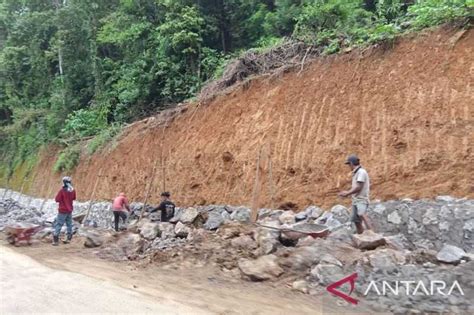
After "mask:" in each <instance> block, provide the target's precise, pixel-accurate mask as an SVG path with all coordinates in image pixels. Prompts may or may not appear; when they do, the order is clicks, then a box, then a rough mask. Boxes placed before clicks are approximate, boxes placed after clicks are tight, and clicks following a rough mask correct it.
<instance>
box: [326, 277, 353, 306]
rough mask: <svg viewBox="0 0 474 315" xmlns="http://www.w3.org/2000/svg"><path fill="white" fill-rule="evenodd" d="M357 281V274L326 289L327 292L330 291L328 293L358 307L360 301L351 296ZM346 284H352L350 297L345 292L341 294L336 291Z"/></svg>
mask: <svg viewBox="0 0 474 315" xmlns="http://www.w3.org/2000/svg"><path fill="white" fill-rule="evenodd" d="M356 279H357V273H353V274H351V275H350V276H348V277H345V278H343V279H341V280H339V281H336V282H334V283H332V284H330V285H328V286H327V287H326V290H328V292H330V293H332V294H334V295H337V296H338V297H340V298H343V299H344V300H346V301H347V302H349V303H352V304H356V305H357V303H359V301H358V300H356V299H354V298H352V297H350V296H349V295H350V294H351V293H352V291H354V288H355V281H356ZM346 282H349V283H350V284H351V291H350V292H349V295H347V294H345V293H344V292H341V291H339V290H337V289H336V288H338V287H340V286H341V285H343V284H344V283H346Z"/></svg>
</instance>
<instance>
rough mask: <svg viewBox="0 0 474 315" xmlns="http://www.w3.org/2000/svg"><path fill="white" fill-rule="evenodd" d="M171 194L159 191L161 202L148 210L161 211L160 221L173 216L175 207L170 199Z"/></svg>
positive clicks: (165, 220) (167, 219) (166, 220)
mask: <svg viewBox="0 0 474 315" xmlns="http://www.w3.org/2000/svg"><path fill="white" fill-rule="evenodd" d="M170 197H171V194H170V193H169V192H167V191H164V192H162V193H161V203H160V205H159V206H158V207H156V208H155V209H153V210H151V211H150V212H156V211H158V210H160V211H161V222H168V221H169V220H170V219H171V218H172V217H173V216H174V208H175V207H176V206H175V204H174V203H173V202H171V200H170Z"/></svg>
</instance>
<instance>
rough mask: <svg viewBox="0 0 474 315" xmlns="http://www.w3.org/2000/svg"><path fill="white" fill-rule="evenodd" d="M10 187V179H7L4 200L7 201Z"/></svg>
mask: <svg viewBox="0 0 474 315" xmlns="http://www.w3.org/2000/svg"><path fill="white" fill-rule="evenodd" d="M9 185H10V178H8V179H7V187H5V190H4V191H3V196H2V199H6V197H7V192H8V189H9V188H8V187H9Z"/></svg>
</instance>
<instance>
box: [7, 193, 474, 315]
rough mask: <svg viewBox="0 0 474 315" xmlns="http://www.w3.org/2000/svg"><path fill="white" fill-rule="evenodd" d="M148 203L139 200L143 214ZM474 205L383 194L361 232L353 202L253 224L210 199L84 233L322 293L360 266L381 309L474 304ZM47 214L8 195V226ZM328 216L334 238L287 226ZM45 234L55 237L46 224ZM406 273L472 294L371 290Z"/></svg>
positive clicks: (146, 257) (99, 245)
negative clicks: (123, 226) (123, 227)
mask: <svg viewBox="0 0 474 315" xmlns="http://www.w3.org/2000/svg"><path fill="white" fill-rule="evenodd" d="M142 208H143V207H142V206H141V205H139V204H136V205H134V210H135V211H136V212H137V213H138V214H139V212H140V211H142V210H143V209H142ZM472 209H474V200H469V199H456V198H452V197H446V196H442V197H438V198H436V199H434V200H409V199H405V200H396V201H395V200H393V201H387V202H375V203H374V204H373V205H371V207H370V210H369V215H370V216H371V218H372V220H373V221H374V224H375V226H376V231H377V232H376V233H375V232H372V231H366V232H365V233H364V234H362V235H354V234H353V233H354V231H353V230H352V229H351V227H349V226H348V224H347V220H348V216H347V215H346V214H347V213H348V209H346V208H345V207H344V206H342V205H338V206H335V207H333V208H331V209H329V210H328V211H324V210H323V209H320V208H318V207H316V206H311V207H308V208H307V209H305V210H304V211H302V212H300V213H294V212H293V211H282V210H271V209H261V210H260V211H259V219H258V223H260V224H262V225H265V226H266V227H262V226H256V225H253V224H250V223H249V218H250V209H248V208H245V207H231V206H221V205H209V206H198V207H191V208H185V209H178V210H177V211H176V215H175V217H174V218H173V220H172V221H173V222H174V223H162V222H159V217H160V216H159V215H156V214H153V215H146V216H144V218H143V219H142V220H141V221H140V222H139V223H138V224H133V221H132V222H130V225H129V230H128V231H123V232H119V233H115V232H114V231H112V230H111V228H110V225H108V224H106V225H104V226H101V225H100V222H90V224H89V226H87V227H85V228H78V230H77V234H78V235H79V237H82V239H83V240H84V246H85V247H87V248H93V249H92V250H94V252H95V253H96V254H97V255H98V256H100V257H102V258H104V259H111V260H116V261H128V260H135V261H137V262H138V263H139V264H140V265H142V266H143V267H146V266H147V265H148V264H157V265H159V266H161V267H162V268H165V269H177V270H179V269H181V268H199V267H203V266H205V265H206V266H209V265H210V266H214V267H215V268H216V272H222V273H223V274H225V275H227V276H228V277H231V278H233V279H239V278H240V279H243V280H247V281H267V282H272V283H275V285H279V286H280V285H283V286H284V287H288V288H291V289H292V290H295V291H298V292H301V293H302V294H309V295H315V296H324V295H327V294H329V293H327V291H326V286H328V285H329V284H331V283H334V282H335V281H338V280H341V279H342V278H344V277H347V276H348V275H351V274H354V273H357V282H356V288H355V295H354V294H353V296H354V297H355V298H358V299H360V300H361V301H363V303H367V304H368V305H369V306H371V307H372V308H373V309H374V310H376V311H391V312H393V313H396V314H404V313H410V312H411V313H420V312H421V313H425V312H449V313H472V312H473V311H474V309H473V306H472V303H471V298H472V296H473V294H474V287H473V283H474V261H473V260H472V258H473V256H474V255H473V254H474V253H473V240H472V220H474V211H472ZM95 211H100V212H103V213H102V214H98V213H95V214H94V217H107V216H108V217H109V221H110V220H111V214H110V212H108V208H107V207H105V206H104V208H103V209H102V210H97V209H96V210H95ZM27 213H28V215H26V214H27ZM40 214H41V213H40V212H39V211H31V209H30V208H29V207H26V206H25V207H22V205H21V204H19V203H17V202H16V201H14V200H12V199H7V200H2V201H1V202H0V224H2V225H3V226H4V225H5V224H11V222H12V220H17V219H18V220H20V221H21V220H25V219H26V220H33V221H34V222H39V221H41V218H42V217H41V215H40ZM322 222H325V223H326V224H328V222H330V229H331V233H330V234H329V235H328V236H327V237H325V238H312V237H310V236H304V235H300V236H299V237H293V238H292V239H291V240H292V242H289V239H290V237H289V236H288V235H285V233H282V231H281V230H279V228H292V227H295V226H298V225H301V224H308V223H322ZM44 224H47V223H46V222H44ZM94 226H97V227H94ZM268 227H270V228H268ZM38 238H39V239H40V240H44V241H45V242H49V241H50V238H49V237H47V234H44V233H43V234H41V235H40V236H38ZM88 250H91V249H88ZM217 270H219V271H217ZM400 280H410V281H416V283H418V282H419V281H421V282H422V283H423V285H424V286H426V287H427V288H428V287H429V285H430V283H431V282H430V281H433V280H436V281H443V282H444V283H446V284H447V285H448V286H451V285H452V284H453V283H455V282H457V283H458V285H459V287H460V288H461V289H462V293H463V294H464V295H462V294H460V293H459V292H458V291H454V293H452V294H451V295H450V296H449V297H446V296H443V295H436V294H434V295H431V294H429V293H430V292H429V289H427V292H428V295H425V294H424V292H422V294H420V292H421V291H420V292H418V294H412V293H413V292H412V291H409V290H408V291H405V289H400V290H399V292H398V294H397V295H396V296H393V295H392V296H391V295H390V294H387V295H382V294H377V292H376V291H374V290H372V291H370V292H369V293H367V289H368V288H369V285H370V283H375V284H377V283H379V284H380V283H382V281H388V282H390V283H396V282H397V281H400Z"/></svg>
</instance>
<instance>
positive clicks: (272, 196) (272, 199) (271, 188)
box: [268, 155, 275, 209]
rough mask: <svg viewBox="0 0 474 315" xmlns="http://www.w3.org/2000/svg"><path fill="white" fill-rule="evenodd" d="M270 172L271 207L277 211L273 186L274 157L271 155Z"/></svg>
mask: <svg viewBox="0 0 474 315" xmlns="http://www.w3.org/2000/svg"><path fill="white" fill-rule="evenodd" d="M268 172H269V177H270V178H269V188H270V206H271V208H272V209H275V199H274V196H275V187H274V184H273V167H272V157H271V155H270V156H269V158H268Z"/></svg>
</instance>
